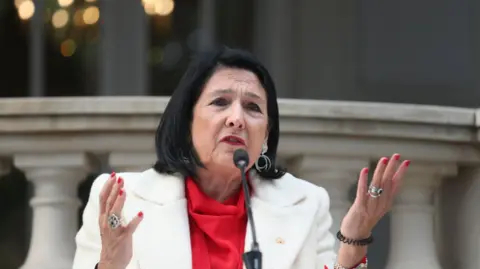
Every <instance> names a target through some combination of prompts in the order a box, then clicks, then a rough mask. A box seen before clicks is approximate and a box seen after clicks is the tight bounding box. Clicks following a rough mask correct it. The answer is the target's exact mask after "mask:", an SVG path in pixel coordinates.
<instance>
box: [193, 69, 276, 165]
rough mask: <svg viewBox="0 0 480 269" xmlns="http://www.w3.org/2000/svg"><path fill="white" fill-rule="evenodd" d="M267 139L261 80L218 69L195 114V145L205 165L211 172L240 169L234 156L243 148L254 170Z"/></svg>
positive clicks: (238, 70) (247, 73)
mask: <svg viewBox="0 0 480 269" xmlns="http://www.w3.org/2000/svg"><path fill="white" fill-rule="evenodd" d="M267 137H268V114H267V96H266V92H265V90H264V89H263V87H262V84H261V83H260V81H259V80H258V78H257V76H256V75H255V74H254V73H252V72H250V71H247V70H244V69H237V68H228V67H220V68H218V69H217V70H216V71H215V73H214V74H213V75H212V77H211V78H210V79H209V80H208V81H207V83H206V85H205V87H204V88H203V92H202V93H201V95H200V97H199V99H198V101H197V103H196V104H195V107H194V110H193V121H192V141H193V145H194V147H195V150H196V152H197V154H198V156H199V158H200V160H201V161H202V163H203V164H204V165H205V166H206V167H207V169H227V170H228V169H237V168H236V167H235V165H234V164H233V160H232V158H233V152H234V151H235V150H236V149H239V148H243V149H245V150H246V151H247V152H248V155H249V156H250V164H249V167H251V165H252V164H253V163H254V162H255V160H257V159H258V157H259V155H260V153H261V150H262V144H263V143H264V141H265V139H266V138H267Z"/></svg>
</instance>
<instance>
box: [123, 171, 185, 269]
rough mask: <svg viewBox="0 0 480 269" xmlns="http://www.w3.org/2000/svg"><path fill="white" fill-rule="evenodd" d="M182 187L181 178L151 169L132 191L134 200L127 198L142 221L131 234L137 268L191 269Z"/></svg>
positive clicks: (143, 175)
mask: <svg viewBox="0 0 480 269" xmlns="http://www.w3.org/2000/svg"><path fill="white" fill-rule="evenodd" d="M184 183H185V182H184V180H183V178H181V177H177V176H166V175H161V174H159V173H157V172H155V171H154V170H153V169H150V170H147V171H146V172H144V173H143V174H142V176H141V178H140V179H139V180H138V183H137V185H136V186H135V187H134V190H133V196H136V197H130V198H132V199H134V200H135V206H134V207H135V208H138V209H139V210H142V211H143V212H144V218H145V219H144V220H145V221H143V222H142V223H141V224H140V225H139V226H138V228H137V231H136V232H135V234H134V249H135V250H136V252H135V253H134V257H136V259H137V260H138V266H139V268H141V269H150V268H175V269H191V268H192V260H191V256H192V254H191V245H190V229H189V223H188V213H187V204H186V199H185V190H184V188H185V185H184ZM127 199H128V198H127ZM132 202H133V201H132ZM135 213H136V212H135Z"/></svg>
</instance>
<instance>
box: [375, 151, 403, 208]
mask: <svg viewBox="0 0 480 269" xmlns="http://www.w3.org/2000/svg"><path fill="white" fill-rule="evenodd" d="M399 159H400V154H398V153H395V154H393V155H392V157H391V158H390V161H389V162H388V164H387V166H386V168H385V173H384V174H383V177H382V183H381V184H380V186H381V188H382V189H383V195H382V196H380V198H379V200H380V203H381V205H383V209H384V208H385V207H388V201H389V200H390V198H391V196H392V195H393V193H392V190H391V189H392V179H393V176H394V175H395V173H396V172H397V171H398V170H397V167H398V160H399ZM380 208H382V206H380Z"/></svg>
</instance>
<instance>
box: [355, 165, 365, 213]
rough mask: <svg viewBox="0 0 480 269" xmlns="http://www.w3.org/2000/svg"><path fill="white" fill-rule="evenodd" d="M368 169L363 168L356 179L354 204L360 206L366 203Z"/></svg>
mask: <svg viewBox="0 0 480 269" xmlns="http://www.w3.org/2000/svg"><path fill="white" fill-rule="evenodd" d="M367 186H368V168H366V167H365V168H363V169H362V171H361V172H360V176H359V177H358V186H357V197H356V198H355V202H356V203H358V204H360V205H365V204H366V203H367V191H368V187H367Z"/></svg>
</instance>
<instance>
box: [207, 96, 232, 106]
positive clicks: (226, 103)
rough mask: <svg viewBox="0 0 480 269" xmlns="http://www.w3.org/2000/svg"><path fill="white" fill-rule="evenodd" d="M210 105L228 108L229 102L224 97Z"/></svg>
mask: <svg viewBox="0 0 480 269" xmlns="http://www.w3.org/2000/svg"><path fill="white" fill-rule="evenodd" d="M210 105H214V106H226V105H228V100H227V99H225V98H223V97H219V98H216V99H215V100H213V101H212V102H211V103H210Z"/></svg>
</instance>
